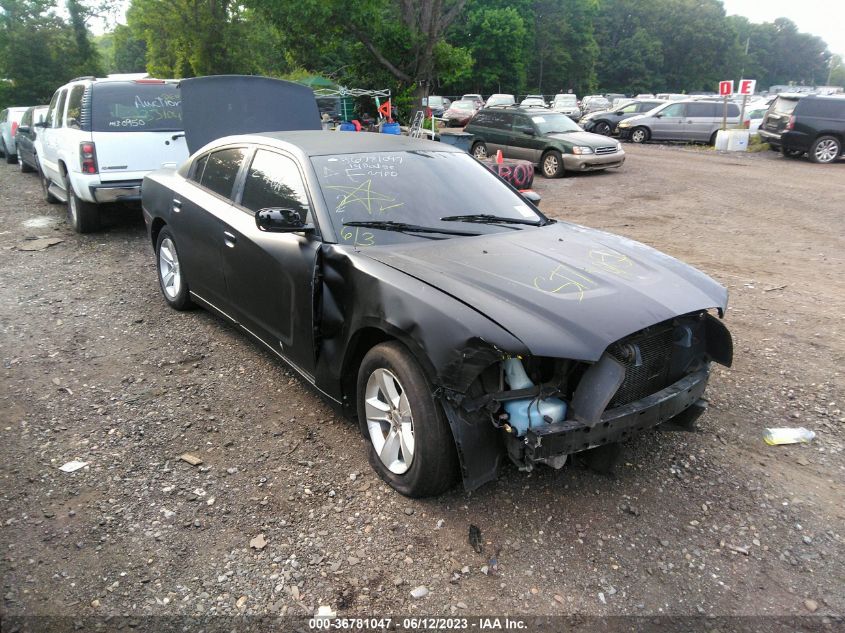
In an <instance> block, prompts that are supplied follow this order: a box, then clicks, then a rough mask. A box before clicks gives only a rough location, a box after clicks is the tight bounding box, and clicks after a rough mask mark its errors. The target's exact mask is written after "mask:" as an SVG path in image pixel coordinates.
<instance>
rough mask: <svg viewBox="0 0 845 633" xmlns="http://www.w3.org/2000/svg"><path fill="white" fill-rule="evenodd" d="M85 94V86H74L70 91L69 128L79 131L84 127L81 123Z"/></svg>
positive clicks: (68, 103) (68, 104) (68, 102)
mask: <svg viewBox="0 0 845 633" xmlns="http://www.w3.org/2000/svg"><path fill="white" fill-rule="evenodd" d="M84 92H85V86H84V85H82V84H80V85H78V86H74V87H73V88H72V89H71V91H70V97H69V98H68V101H67V126H68V127H72V128H73V129H75V130H79V129H81V127H82V126H81V125H80V123H79V121H80V120H81V118H82V95H83V93H84Z"/></svg>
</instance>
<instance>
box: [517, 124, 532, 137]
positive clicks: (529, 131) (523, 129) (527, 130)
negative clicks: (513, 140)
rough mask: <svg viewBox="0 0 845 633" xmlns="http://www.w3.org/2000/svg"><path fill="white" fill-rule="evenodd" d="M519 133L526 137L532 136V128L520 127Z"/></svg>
mask: <svg viewBox="0 0 845 633" xmlns="http://www.w3.org/2000/svg"><path fill="white" fill-rule="evenodd" d="M519 131H520V132H522V133H523V134H525V135H527V136H534V128H533V127H528V126H527V125H525V126H522V127H520V128H519Z"/></svg>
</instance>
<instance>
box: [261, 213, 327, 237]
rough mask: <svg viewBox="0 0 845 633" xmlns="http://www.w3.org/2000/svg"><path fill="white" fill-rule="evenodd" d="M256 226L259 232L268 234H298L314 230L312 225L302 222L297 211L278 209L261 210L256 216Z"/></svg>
mask: <svg viewBox="0 0 845 633" xmlns="http://www.w3.org/2000/svg"><path fill="white" fill-rule="evenodd" d="M255 225H256V226H257V227H258V230H259V231H266V232H268V233H297V232H300V231H313V230H314V227H313V226H312V225H310V224H305V222H303V221H302V217H301V216H300V215H299V212H298V211H296V210H295V209H282V208H278V207H270V208H267V209H261V210H260V211H259V212H258V213H256V214H255Z"/></svg>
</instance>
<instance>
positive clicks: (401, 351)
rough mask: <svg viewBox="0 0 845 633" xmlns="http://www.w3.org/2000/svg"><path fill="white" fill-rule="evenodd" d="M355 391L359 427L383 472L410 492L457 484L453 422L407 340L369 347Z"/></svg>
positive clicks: (372, 460)
mask: <svg viewBox="0 0 845 633" xmlns="http://www.w3.org/2000/svg"><path fill="white" fill-rule="evenodd" d="M357 392H358V421H359V425H360V427H361V433H362V434H363V435H364V438H365V439H366V440H367V453H368V457H369V460H370V465H371V466H372V467H373V469H375V471H376V472H377V473H378V475H379V477H381V478H382V479H383V480H384V481H386V482H387V483H388V484H390V486H391V487H393V488H394V489H395V490H396V491H398V492H400V493H401V494H403V495H405V496H408V497H429V496H433V495H438V494H440V493H442V492H445V491H446V490H448V489H449V488H451V487H452V486H453V485H454V483H455V479H456V478H457V474H458V459H457V452H456V450H455V442H454V440H453V439H452V432H451V430H450V429H449V423H448V422H447V421H446V415H445V413H444V412H443V407H441V406H440V403H439V402H438V401H437V400H436V399H435V398H434V396H433V395H432V392H433V389H432V387H431V384H430V383H429V382H428V379H427V378H426V376H425V374H424V373H423V370H422V368H421V367H420V366H419V363H417V361H416V360H415V359H414V357H413V356H411V354H410V352H408V350H407V349H406V348H405V347H404V346H403V345H401V344H400V343H397V342H395V341H392V342H388V343H381V344H379V345H376V346H375V347H374V348H373V349H371V350H370V351H369V352H367V355H366V356H365V357H364V360H363V361H362V362H361V367H360V369H359V370H358V386H357Z"/></svg>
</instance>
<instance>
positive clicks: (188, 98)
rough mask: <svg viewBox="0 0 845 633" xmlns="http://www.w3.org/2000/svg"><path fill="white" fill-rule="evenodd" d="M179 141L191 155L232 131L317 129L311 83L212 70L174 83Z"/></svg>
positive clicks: (319, 123)
mask: <svg viewBox="0 0 845 633" xmlns="http://www.w3.org/2000/svg"><path fill="white" fill-rule="evenodd" d="M179 89H180V93H181V97H182V120H183V121H184V124H185V141H186V142H187V145H188V150H189V151H190V152H191V154H193V153H194V152H195V151H197V150H198V149H199V148H201V147H203V146H204V145H205V144H207V143H210V142H211V141H215V140H217V139H218V138H223V137H224V136H231V135H233V134H254V133H257V132H282V131H285V132H287V131H290V130H319V129H320V128H321V122H320V110H319V108H318V107H317V100H316V99H315V98H314V92H313V90H311V88H309V87H307V86H303V85H302V84H297V83H293V82H291V81H283V80H281V79H272V78H270V77H256V76H247V75H214V76H209V77H193V78H191V79H183V80H181V81H180V82H179Z"/></svg>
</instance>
